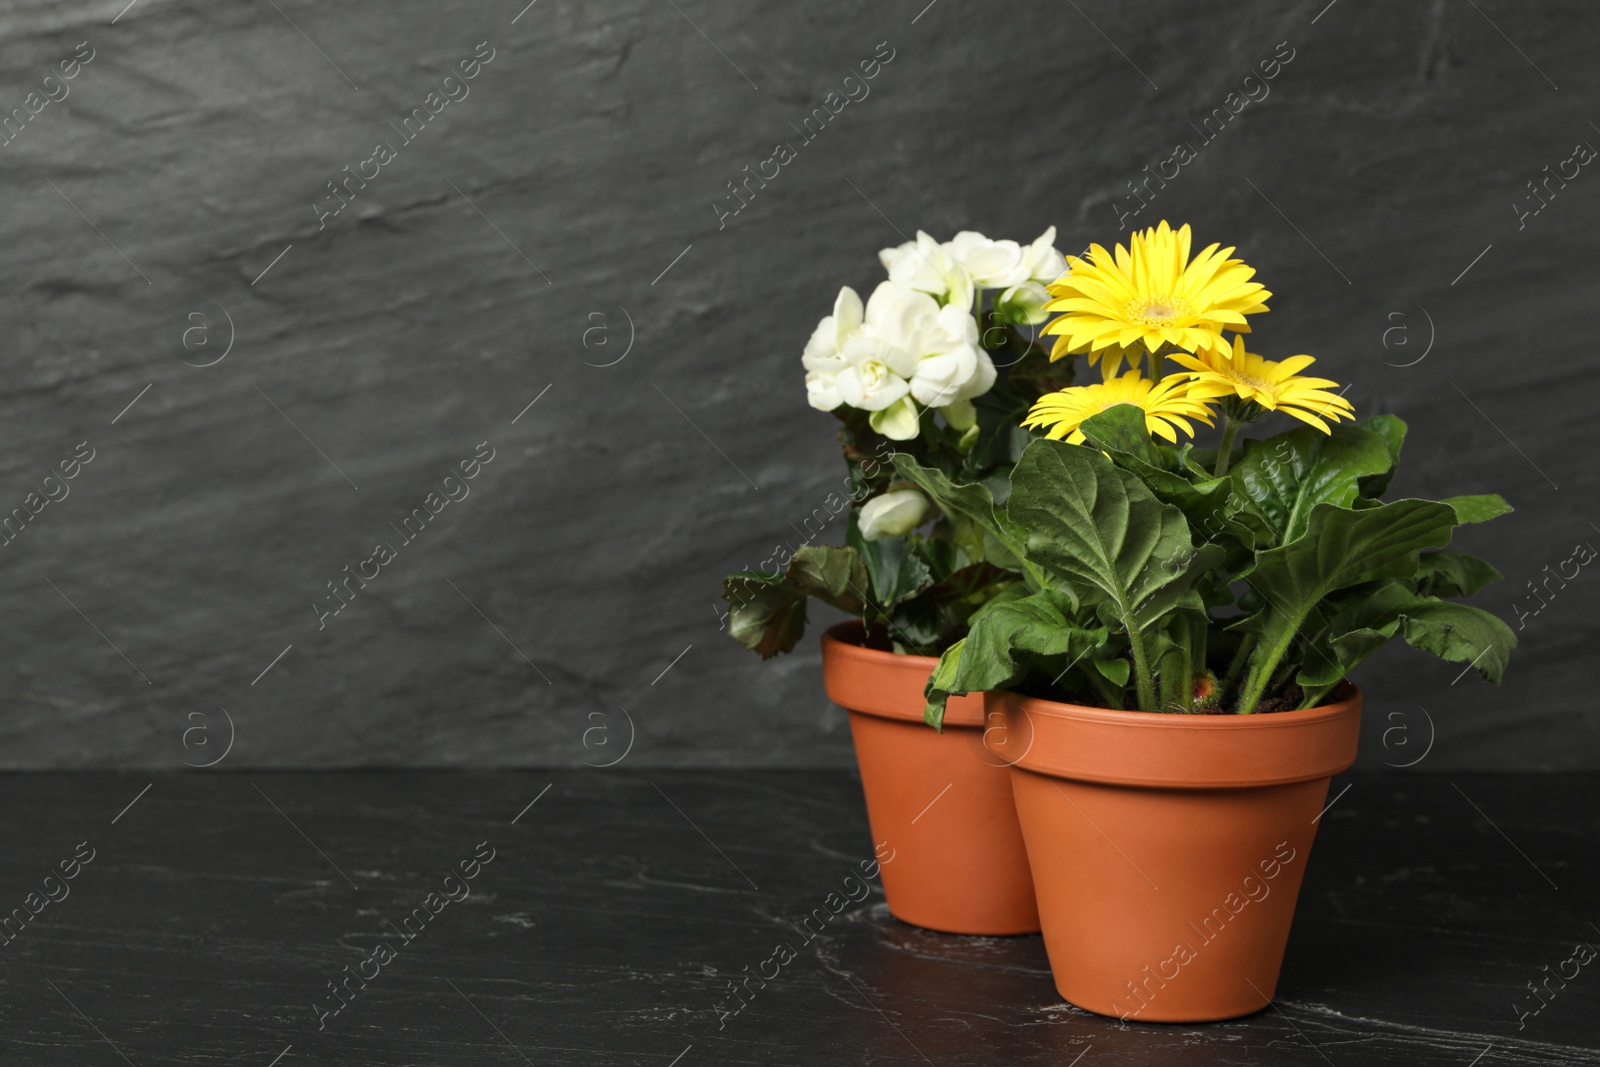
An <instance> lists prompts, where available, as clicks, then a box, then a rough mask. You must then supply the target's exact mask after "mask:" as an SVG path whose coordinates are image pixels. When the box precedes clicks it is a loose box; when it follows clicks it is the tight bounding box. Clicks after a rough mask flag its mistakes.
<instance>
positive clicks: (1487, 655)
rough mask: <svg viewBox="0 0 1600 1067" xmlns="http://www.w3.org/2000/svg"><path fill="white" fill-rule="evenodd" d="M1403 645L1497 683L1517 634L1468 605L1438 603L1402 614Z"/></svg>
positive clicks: (1493, 618) (1408, 610)
mask: <svg viewBox="0 0 1600 1067" xmlns="http://www.w3.org/2000/svg"><path fill="white" fill-rule="evenodd" d="M1405 638H1406V644H1408V645H1410V646H1411V647H1412V648H1420V649H1421V650H1422V651H1424V652H1432V653H1433V654H1434V655H1435V656H1438V657H1439V658H1440V659H1446V660H1450V661H1452V662H1454V663H1470V664H1472V666H1473V667H1475V668H1477V671H1478V673H1479V674H1481V675H1482V676H1483V679H1484V681H1486V682H1493V683H1494V684H1496V685H1499V684H1500V679H1501V678H1502V677H1503V676H1504V675H1505V671H1506V665H1507V664H1508V663H1509V662H1510V660H1511V650H1512V649H1514V648H1516V647H1517V635H1516V634H1514V633H1512V632H1511V627H1509V626H1507V625H1506V624H1505V622H1504V621H1502V620H1501V619H1500V618H1498V617H1497V616H1494V615H1491V614H1490V613H1489V612H1487V611H1484V610H1483V609H1482V608H1475V607H1473V606H1472V605H1471V604H1452V603H1449V602H1448V601H1443V600H1437V601H1433V602H1430V603H1426V604H1419V605H1417V606H1415V607H1412V608H1408V609H1406V612H1405Z"/></svg>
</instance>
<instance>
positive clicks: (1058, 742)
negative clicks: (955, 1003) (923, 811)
mask: <svg viewBox="0 0 1600 1067" xmlns="http://www.w3.org/2000/svg"><path fill="white" fill-rule="evenodd" d="M1189 243H1190V236H1189V230H1188V227H1187V226H1185V227H1183V228H1182V229H1181V230H1177V231H1173V230H1171V229H1170V228H1169V227H1168V226H1167V224H1166V223H1162V224H1161V226H1160V227H1158V228H1155V229H1152V230H1148V231H1145V232H1143V233H1138V234H1135V235H1134V236H1133V238H1132V240H1131V242H1130V246H1129V247H1126V248H1124V247H1120V246H1119V247H1118V248H1117V250H1116V254H1115V255H1114V256H1113V255H1111V254H1108V253H1107V252H1106V251H1105V249H1103V248H1101V247H1099V246H1096V247H1095V248H1094V249H1093V250H1092V251H1091V252H1090V253H1089V255H1088V256H1087V257H1085V258H1082V259H1080V258H1077V257H1073V258H1072V259H1070V260H1069V263H1068V270H1067V272H1066V273H1065V274H1064V275H1063V276H1062V277H1061V278H1060V279H1059V280H1057V281H1056V282H1055V283H1054V284H1052V285H1051V286H1050V292H1051V294H1052V296H1053V297H1054V299H1053V300H1052V302H1051V303H1050V304H1049V305H1048V309H1049V310H1053V311H1060V312H1062V313H1063V314H1062V315H1061V316H1060V317H1058V318H1056V319H1055V320H1053V321H1052V322H1051V323H1050V325H1049V326H1048V327H1047V328H1046V332H1048V333H1053V334H1055V335H1057V337H1058V340H1057V342H1056V345H1055V351H1054V353H1053V355H1054V356H1056V357H1058V358H1065V357H1069V356H1071V355H1073V354H1075V353H1077V352H1080V351H1085V350H1086V351H1087V352H1088V354H1089V359H1090V361H1091V362H1098V363H1099V364H1100V367H1101V370H1102V372H1103V374H1104V381H1103V382H1102V383H1098V384H1092V385H1079V386H1073V387H1069V388H1066V389H1063V390H1060V391H1059V392H1056V393H1053V394H1050V395H1046V396H1044V397H1041V398H1040V399H1039V401H1038V402H1037V403H1036V404H1035V405H1034V406H1033V408H1032V410H1031V412H1030V414H1029V415H1028V418H1027V420H1026V422H1027V424H1028V425H1029V426H1031V427H1034V428H1037V429H1042V430H1044V431H1045V438H1044V439H1040V440H1036V441H1034V442H1032V443H1031V444H1029V445H1028V446H1027V447H1026V449H1025V450H1024V451H1023V453H1022V455H1021V456H1020V457H1019V459H1018V461H1017V463H1016V465H1015V467H1014V469H1013V470H1012V472H1011V474H1010V478H1009V485H1008V489H1009V492H1008V494H1007V495H1006V496H1005V498H1004V500H1003V501H1002V500H1000V499H999V498H998V497H997V496H996V495H995V494H994V493H993V491H992V489H991V486H989V485H985V484H959V483H957V482H955V481H954V480H952V479H951V478H950V477H948V475H947V474H946V473H945V472H943V471H941V470H937V469H933V468H931V467H929V466H927V465H926V464H921V463H919V462H918V461H917V460H916V458H915V457H912V456H909V455H901V456H897V457H896V458H895V466H896V469H897V471H898V472H899V473H900V474H901V476H902V477H905V478H906V479H908V480H910V481H912V482H914V483H916V484H917V485H918V486H919V487H920V488H921V489H922V490H923V492H924V493H926V494H927V495H928V496H929V497H931V498H932V499H934V500H935V501H937V502H939V503H940V504H941V505H942V506H943V507H944V508H946V509H947V510H950V511H955V512H959V513H961V514H963V515H965V516H966V517H967V518H969V519H970V520H971V521H972V522H973V523H974V524H975V525H976V526H978V527H979V528H981V529H983V530H984V531H985V535H986V537H987V538H989V539H991V540H992V541H993V542H994V544H995V546H996V547H995V550H994V552H992V556H993V557H994V558H998V557H999V556H1000V555H1001V554H1002V553H1006V552H1009V553H1011V554H1012V555H1013V556H1015V557H1016V559H1018V560H1019V561H1020V562H1021V563H1022V565H1023V566H1022V579H1021V581H1019V582H1018V583H1016V584H1015V585H1013V586H1011V587H1008V588H1007V589H1006V590H1004V591H1003V592H1002V593H1000V594H999V595H997V596H995V597H993V598H992V599H991V600H990V601H989V602H988V603H987V604H985V605H984V606H983V607H982V608H980V609H979V610H978V611H977V612H975V613H974V615H973V616H972V618H971V619H970V620H969V632H968V634H967V635H966V637H964V638H963V639H961V640H958V641H956V642H954V643H953V644H952V645H951V647H950V648H949V649H947V650H946V651H945V653H944V655H943V657H942V658H941V660H940V662H939V665H938V668H937V670H936V671H935V673H934V675H933V677H932V679H931V680H930V682H929V685H928V689H927V694H928V698H929V700H928V707H927V715H928V718H929V721H930V722H932V723H934V724H938V722H939V721H940V717H941V715H943V714H948V713H949V712H948V709H949V708H950V707H952V706H953V704H951V703H946V701H947V700H953V699H959V698H955V697H952V696H951V695H952V694H969V693H979V692H986V693H987V696H986V700H987V706H988V708H989V709H990V710H991V711H992V712H994V713H996V715H997V717H998V719H999V722H998V723H997V724H995V725H994V727H993V728H992V729H991V730H990V732H989V734H988V736H987V738H986V740H987V741H988V742H989V744H990V746H991V748H993V749H995V750H996V751H1004V752H1008V753H1013V754H1014V755H1013V756H1011V757H1009V758H1010V759H1011V761H1012V762H1013V763H1014V766H1013V768H1012V770H1011V775H1012V784H1013V787H1014V789H1015V796H1016V804H1017V810H1018V813H1019V816H1020V819H1021V823H1022V831H1023V836H1024V838H1025V840H1026V844H1027V849H1028V857H1029V861H1030V864H1031V866H1032V870H1033V875H1034V882H1035V887H1036V889H1037V891H1038V900H1039V908H1040V915H1041V921H1042V925H1043V932H1044V937H1045V945H1046V949H1047V951H1048V953H1049V956H1050V963H1051V970H1052V972H1053V974H1054V977H1055V982H1056V988H1057V989H1058V990H1059V991H1060V993H1061V995H1062V996H1063V997H1065V998H1066V999H1067V1000H1069V1001H1070V1002H1072V1003H1073V1004H1076V1005H1078V1006H1079V1007H1082V1008H1085V1009H1088V1010H1090V1011H1094V1012H1098V1013H1101V1014H1105V1015H1113V1016H1119V1017H1121V1018H1124V1019H1129V1018H1137V1019H1141V1020H1154V1021H1185V1022H1188V1021H1201V1020H1208V1019H1224V1018H1231V1017H1235V1016H1239V1015H1245V1014H1248V1013H1250V1012H1253V1011H1257V1010H1259V1009H1261V1008H1262V1007H1264V1006H1266V1004H1267V1003H1269V1001H1270V1000H1271V997H1272V995H1273V992H1274V989H1275V986H1276V982H1277V977H1278V969H1279V965H1280V963H1281V961H1282V956H1283V951H1284V946H1285V943H1286V941H1287V938H1288V933H1289V925H1290V921H1291V919H1292V917H1293V911H1294V903H1295V898H1296V895H1297V893H1298V891H1299V887H1300V881H1301V876H1302V875H1303V873H1304V871H1305V864H1306V860H1307V857H1308V854H1309V852H1310V848H1311V843H1312V838H1313V836H1314V835H1315V833H1316V827H1317V823H1318V822H1319V820H1320V817H1321V813H1322V811H1323V807H1324V805H1325V804H1326V803H1327V791H1328V782H1329V778H1330V776H1331V775H1333V774H1335V773H1337V772H1339V771H1341V770H1343V769H1345V768H1347V767H1348V766H1349V765H1350V764H1351V763H1352V762H1353V760H1354V758H1355V753H1356V743H1357V732H1358V726H1359V717H1360V711H1361V694H1360V692H1359V690H1357V689H1356V688H1355V687H1354V686H1353V685H1352V684H1350V683H1349V681H1348V680H1347V675H1348V674H1349V672H1350V670H1351V668H1353V667H1354V666H1355V665H1356V664H1357V663H1358V662H1360V661H1361V659H1363V658H1364V657H1365V656H1367V655H1368V654H1370V653H1371V652H1373V651H1374V650H1376V649H1377V648H1378V647H1379V646H1381V645H1382V644H1383V643H1384V642H1386V641H1388V640H1390V639H1391V638H1394V637H1400V638H1403V639H1404V641H1405V642H1406V643H1407V644H1409V645H1411V646H1413V647H1414V648H1419V649H1422V650H1424V651H1427V652H1431V653H1433V654H1434V655H1436V656H1440V657H1442V658H1444V659H1446V660H1451V661H1456V662H1462V663H1467V664H1470V665H1471V666H1472V667H1474V668H1476V670H1477V671H1478V673H1479V674H1480V675H1482V676H1483V677H1484V678H1485V679H1487V680H1488V681H1491V682H1498V681H1499V680H1500V677H1501V674H1502V672H1503V671H1504V670H1505V667H1506V664H1507V660H1508V658H1509V655H1510V652H1511V649H1512V648H1513V647H1514V646H1515V644H1516V638H1515V636H1514V635H1513V633H1512V632H1511V629H1510V627H1508V626H1507V625H1506V624H1505V623H1504V622H1502V621H1501V620H1500V619H1498V618H1497V617H1495V616H1494V615H1491V614H1489V613H1488V612H1486V611H1483V610H1481V609H1479V608H1476V607H1472V606H1470V605H1465V604H1460V603H1456V602H1454V601H1453V599H1452V598H1456V597H1462V596H1467V595H1470V594H1472V593H1474V592H1476V591H1477V590H1478V589H1480V588H1481V587H1483V586H1484V585H1485V584H1486V583H1488V582H1491V581H1494V580H1496V579H1498V578H1499V577H1500V575H1499V573H1498V572H1497V571H1496V570H1495V569H1494V568H1493V567H1492V566H1490V565H1489V564H1488V563H1486V562H1485V561H1483V560H1481V559H1479V558H1477V557H1476V556H1472V555H1469V554H1467V553H1463V552H1458V551H1454V550H1451V549H1448V548H1446V546H1447V545H1448V543H1449V542H1450V539H1451V535H1452V532H1453V531H1454V529H1455V528H1456V527H1457V526H1459V525H1461V524H1464V523H1476V522H1482V521H1484V520H1487V519H1491V518H1494V517H1495V516H1497V515H1500V514H1503V513H1505V512H1507V511H1509V510H1510V508H1509V506H1508V505H1507V504H1506V503H1505V501H1504V500H1502V499H1501V498H1500V497H1498V496H1493V495H1488V496H1461V497H1454V498H1451V499H1448V500H1444V501H1429V500H1418V499H1400V500H1392V501H1387V502H1386V501H1385V500H1384V499H1383V497H1384V494H1385V492H1386V490H1387V489H1388V487H1389V483H1390V480H1391V479H1392V477H1393V476H1394V472H1395V467H1396V464H1397V462H1398V460H1399V456H1400V449H1401V445H1402V442H1403V441H1404V438H1405V431H1406V427H1405V424H1404V423H1403V422H1401V421H1400V420H1399V419H1398V418H1395V417H1394V416H1392V415H1378V416H1375V417H1373V418H1369V419H1366V420H1364V421H1360V422H1356V421H1354V412H1353V409H1352V407H1351V405H1350V404H1349V402H1347V401H1346V400H1344V399H1343V398H1342V397H1341V396H1340V395H1339V394H1338V393H1336V392H1334V391H1332V390H1333V389H1334V388H1335V383H1333V382H1331V381H1328V380H1326V379H1321V378H1311V377H1306V376H1304V375H1303V374H1302V373H1301V372H1302V371H1304V370H1305V369H1306V368H1307V367H1308V366H1309V365H1310V364H1311V363H1312V359H1311V357H1310V356H1303V355H1302V356H1291V357H1289V358H1288V359H1285V360H1282V361H1278V362H1275V361H1271V360H1267V359H1263V358H1262V357H1260V356H1258V355H1255V354H1254V353H1251V352H1249V351H1247V350H1246V348H1245V346H1244V341H1243V339H1242V337H1240V336H1239V334H1240V333H1242V332H1244V331H1245V330H1246V329H1247V325H1246V316H1253V315H1256V314H1259V313H1260V312H1264V311H1266V306H1265V303H1264V301H1265V300H1266V299H1267V297H1268V296H1269V295H1270V294H1268V293H1267V292H1266V291H1265V290H1264V289H1262V288H1261V286H1260V285H1259V284H1258V283H1254V282H1251V281H1250V280H1249V279H1250V277H1251V275H1252V273H1253V272H1252V271H1251V270H1250V269H1249V268H1248V267H1246V266H1245V265H1244V264H1243V263H1241V262H1240V261H1238V260H1236V259H1232V258H1230V256H1231V254H1232V252H1233V250H1232V249H1231V248H1230V249H1225V250H1218V248H1217V246H1215V245H1213V246H1211V247H1210V248H1207V249H1205V250H1204V251H1202V252H1201V253H1200V254H1199V255H1198V256H1195V257H1193V259H1191V258H1190V254H1189V253H1190V247H1189ZM1224 329H1228V330H1233V331H1238V332H1236V333H1235V334H1234V336H1233V337H1232V338H1231V340H1230V339H1229V338H1227V337H1225V336H1224V333H1223V331H1224ZM1124 362H1126V363H1127V364H1129V366H1130V369H1129V370H1127V371H1125V372H1121V373H1119V371H1121V364H1123V363H1124ZM1274 412H1276V413H1279V414H1286V415H1290V416H1292V417H1294V418H1295V419H1298V420H1299V422H1300V423H1301V424H1302V425H1300V426H1298V428H1295V429H1290V430H1287V431H1285V432H1282V433H1278V434H1275V435H1273V436H1270V437H1266V438H1263V439H1256V440H1248V441H1245V442H1243V444H1242V445H1241V444H1240V443H1239V442H1238V440H1237V434H1238V430H1239V428H1240V427H1241V426H1245V425H1249V424H1251V423H1253V422H1256V421H1257V420H1259V419H1262V418H1264V417H1266V416H1267V415H1269V414H1271V413H1274ZM1219 419H1220V420H1221V423H1222V425H1221V430H1220V440H1219V443H1218V446H1217V447H1216V448H1196V447H1195V446H1194V445H1193V444H1192V443H1191V442H1188V441H1184V442H1183V443H1181V444H1180V443H1179V441H1180V438H1182V437H1187V436H1192V435H1193V433H1194V432H1195V423H1200V424H1203V425H1207V426H1210V425H1213V424H1214V422H1215V421H1216V420H1219Z"/></svg>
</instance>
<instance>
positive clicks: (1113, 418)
mask: <svg viewBox="0 0 1600 1067" xmlns="http://www.w3.org/2000/svg"><path fill="white" fill-rule="evenodd" d="M1081 429H1082V430H1083V436H1084V437H1085V438H1087V439H1088V442H1089V445H1090V446H1091V447H1093V448H1098V449H1100V450H1101V451H1103V452H1113V453H1114V452H1121V453H1122V454H1123V455H1126V456H1130V457H1132V458H1133V459H1136V460H1140V461H1142V462H1143V463H1145V464H1147V465H1148V466H1151V467H1156V468H1160V467H1161V466H1162V462H1161V459H1162V457H1161V453H1160V452H1159V451H1158V450H1157V446H1156V443H1155V442H1154V441H1152V440H1151V439H1150V430H1149V429H1148V427H1147V425H1146V423H1145V417H1144V409H1143V408H1141V407H1139V406H1138V405H1137V404H1116V405H1113V406H1112V407H1109V408H1107V409H1106V410H1104V411H1102V412H1100V413H1099V414H1098V415H1093V416H1090V417H1089V418H1087V419H1085V420H1084V422H1083V426H1082V427H1081Z"/></svg>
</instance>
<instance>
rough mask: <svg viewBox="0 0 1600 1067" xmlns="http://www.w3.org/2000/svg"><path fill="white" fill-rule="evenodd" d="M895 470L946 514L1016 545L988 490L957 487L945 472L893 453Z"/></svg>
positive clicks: (978, 486) (975, 486)
mask: <svg viewBox="0 0 1600 1067" xmlns="http://www.w3.org/2000/svg"><path fill="white" fill-rule="evenodd" d="M894 468H895V470H897V471H899V472H900V476H901V477H902V478H905V479H906V480H907V481H910V482H914V483H916V485H917V487H918V488H919V489H921V490H922V491H923V492H924V493H926V494H927V495H928V499H929V500H932V501H933V502H934V504H935V505H936V506H937V507H938V508H939V510H940V511H943V512H944V513H945V514H947V515H952V516H961V517H962V518H965V519H969V520H971V521H972V522H975V523H977V524H978V526H979V527H980V528H981V529H983V530H985V531H987V532H988V533H990V534H993V535H994V536H995V537H997V538H999V539H1000V540H1001V541H1002V542H1007V543H1014V542H1015V541H1016V537H1015V535H1014V533H1013V532H1012V531H1011V530H1010V529H1009V528H1008V527H1007V524H1006V523H1005V520H1004V518H1003V516H1002V514H1000V513H997V512H996V511H995V503H994V494H993V493H992V492H990V491H989V487H988V486H986V485H983V484H981V483H978V482H964V483H960V484H958V483H956V482H953V481H951V480H950V477H949V476H948V475H946V474H945V473H944V471H941V470H939V469H937V468H935V467H924V466H922V465H921V464H919V463H918V462H917V461H916V460H914V459H912V458H911V457H910V456H908V455H906V454H905V453H903V452H897V453H895V457H894Z"/></svg>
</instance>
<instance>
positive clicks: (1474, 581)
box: [1417, 512, 1505, 597]
mask: <svg viewBox="0 0 1600 1067" xmlns="http://www.w3.org/2000/svg"><path fill="white" fill-rule="evenodd" d="M1460 514H1461V513H1460V512H1457V513H1456V516H1457V518H1458V519H1459V518H1460ZM1504 577H1505V575H1503V574H1501V573H1500V572H1499V571H1497V570H1495V568H1494V566H1493V565H1491V564H1490V563H1489V562H1488V561H1487V560H1483V559H1479V558H1478V557H1477V556H1474V555H1472V554H1471V553H1469V552H1453V551H1450V550H1448V549H1446V550H1444V551H1442V552H1424V553H1423V554H1422V556H1421V559H1420V561H1419V563H1418V565H1417V591H1418V592H1420V593H1422V594H1423V595H1424V596H1436V597H1454V596H1471V595H1472V594H1473V593H1476V592H1477V591H1478V590H1480V589H1482V588H1483V587H1484V586H1486V585H1488V584H1489V583H1490V582H1498V581H1499V580H1500V579H1501V578H1504Z"/></svg>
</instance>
